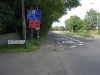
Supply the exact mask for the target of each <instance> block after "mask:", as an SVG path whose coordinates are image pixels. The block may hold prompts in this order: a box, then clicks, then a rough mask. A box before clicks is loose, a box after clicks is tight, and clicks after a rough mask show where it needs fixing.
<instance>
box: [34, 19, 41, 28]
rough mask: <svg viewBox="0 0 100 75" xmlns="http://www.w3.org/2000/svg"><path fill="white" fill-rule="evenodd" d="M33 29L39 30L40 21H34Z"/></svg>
mask: <svg viewBox="0 0 100 75" xmlns="http://www.w3.org/2000/svg"><path fill="white" fill-rule="evenodd" d="M34 26H35V28H40V20H34Z"/></svg>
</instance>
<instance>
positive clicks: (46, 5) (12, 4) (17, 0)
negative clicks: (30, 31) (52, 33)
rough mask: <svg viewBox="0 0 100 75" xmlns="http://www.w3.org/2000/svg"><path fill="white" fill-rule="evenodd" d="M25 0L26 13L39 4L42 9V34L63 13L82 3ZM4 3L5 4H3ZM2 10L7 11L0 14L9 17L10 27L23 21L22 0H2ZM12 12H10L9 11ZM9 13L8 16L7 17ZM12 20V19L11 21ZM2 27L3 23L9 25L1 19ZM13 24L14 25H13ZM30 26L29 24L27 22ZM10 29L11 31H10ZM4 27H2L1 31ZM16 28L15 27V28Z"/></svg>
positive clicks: (64, 0)
mask: <svg viewBox="0 0 100 75" xmlns="http://www.w3.org/2000/svg"><path fill="white" fill-rule="evenodd" d="M24 1H25V14H27V12H26V11H27V9H30V8H31V7H32V8H33V9H37V6H38V8H39V9H41V12H42V17H41V28H40V29H41V30H40V34H41V35H44V34H43V33H46V32H47V31H48V30H49V29H50V28H51V25H52V23H53V22H54V21H58V18H60V17H62V15H64V14H66V12H67V11H68V10H70V9H72V8H74V7H77V6H79V5H80V2H79V0H30V1H29V0H24ZM2 3H3V4H4V5H3V4H2ZM0 6H2V7H0V8H1V9H0V11H3V9H4V8H8V9H7V10H6V9H5V10H4V11H5V13H8V14H4V13H3V12H0V14H1V15H2V14H3V15H4V16H3V18H4V19H7V20H6V21H8V22H6V24H7V25H10V26H8V27H10V29H13V26H14V27H16V26H15V25H18V24H19V23H21V22H20V21H21V20H22V17H21V0H9V1H7V0H0ZM9 12H10V13H9ZM7 15H8V18H5V17H6V16H7ZM9 20H10V21H9ZM0 21H1V22H0V23H1V24H0V27H1V25H2V26H3V27H7V26H6V24H5V25H3V23H4V22H5V20H3V19H0ZM12 25H13V26H12ZM27 28H28V24H27ZM10 29H9V31H10ZM2 30H5V29H2V28H0V32H1V31H2ZM14 30H15V29H14Z"/></svg>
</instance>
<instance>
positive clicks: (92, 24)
mask: <svg viewBox="0 0 100 75" xmlns="http://www.w3.org/2000/svg"><path fill="white" fill-rule="evenodd" d="M98 16H99V15H98ZM84 22H85V28H86V29H87V30H93V29H96V26H97V11H95V10H94V9H90V10H89V11H87V13H86V15H85V19H84Z"/></svg>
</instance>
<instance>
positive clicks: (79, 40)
mask: <svg viewBox="0 0 100 75" xmlns="http://www.w3.org/2000/svg"><path fill="white" fill-rule="evenodd" d="M67 38H69V39H71V40H74V41H77V42H79V43H84V42H81V41H80V40H76V39H73V38H71V37H67Z"/></svg>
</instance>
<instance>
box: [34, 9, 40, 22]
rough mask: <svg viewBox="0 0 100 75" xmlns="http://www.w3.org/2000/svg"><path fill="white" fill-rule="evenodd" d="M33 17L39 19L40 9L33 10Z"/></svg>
mask: <svg viewBox="0 0 100 75" xmlns="http://www.w3.org/2000/svg"><path fill="white" fill-rule="evenodd" d="M34 19H35V20H40V19H41V10H40V9H36V10H35V13H34Z"/></svg>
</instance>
